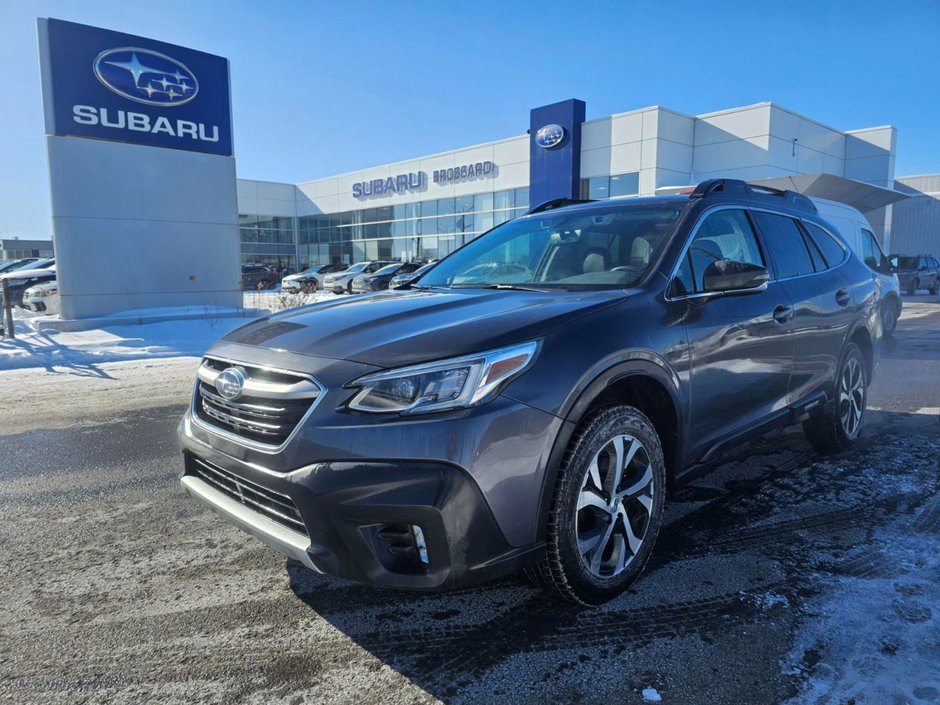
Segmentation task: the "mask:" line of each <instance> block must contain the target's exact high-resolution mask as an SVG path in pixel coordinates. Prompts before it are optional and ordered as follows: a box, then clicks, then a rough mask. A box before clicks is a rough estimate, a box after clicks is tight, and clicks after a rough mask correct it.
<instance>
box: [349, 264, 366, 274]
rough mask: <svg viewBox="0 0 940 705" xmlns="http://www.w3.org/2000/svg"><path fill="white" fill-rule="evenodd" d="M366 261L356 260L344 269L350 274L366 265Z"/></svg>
mask: <svg viewBox="0 0 940 705" xmlns="http://www.w3.org/2000/svg"><path fill="white" fill-rule="evenodd" d="M368 264H369V263H368V262H356V264H354V265H353V266H352V267H350V268H349V269H347V270H346V273H347V274H352V273H354V272H361V271H362V270H363V269H365V268H366V266H368Z"/></svg>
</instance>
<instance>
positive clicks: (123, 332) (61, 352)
mask: <svg viewBox="0 0 940 705" xmlns="http://www.w3.org/2000/svg"><path fill="white" fill-rule="evenodd" d="M244 323H247V320H246V319H244V318H216V319H205V318H204V319H194V320H184V321H165V322H162V323H149V324H144V325H116V326H109V327H106V328H101V329H96V330H88V331H81V332H75V333H65V332H60V331H51V330H50V331H39V332H36V331H34V330H32V329H31V328H30V326H29V325H28V324H27V322H26V321H22V320H18V321H15V322H14V325H15V328H16V338H15V339H13V340H0V370H11V369H22V368H27V367H45V368H46V369H48V370H53V369H55V368H57V367H62V368H70V367H87V366H89V365H94V364H98V363H101V362H113V361H117V360H136V359H141V358H158V357H180V356H189V355H192V356H199V355H202V353H204V352H205V351H206V349H207V348H208V347H209V346H210V345H212V343H214V342H215V341H216V340H218V339H219V338H221V337H222V336H223V335H225V334H226V333H228V332H229V331H231V330H232V329H234V328H237V327H238V326H240V325H243V324H244Z"/></svg>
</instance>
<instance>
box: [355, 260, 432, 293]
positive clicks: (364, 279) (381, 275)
mask: <svg viewBox="0 0 940 705" xmlns="http://www.w3.org/2000/svg"><path fill="white" fill-rule="evenodd" d="M420 267H421V262H396V263H395V264H388V265H385V266H384V267H382V268H381V269H379V270H377V271H376V272H375V273H374V274H360V275H359V276H357V277H356V278H355V279H353V282H352V293H354V294H367V293H369V292H371V291H384V290H385V289H388V287H389V283H390V282H391V281H392V277H394V276H395V275H396V274H411V273H413V272H415V271H417V270H418V269H419V268H420Z"/></svg>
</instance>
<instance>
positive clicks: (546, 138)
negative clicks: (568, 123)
mask: <svg viewBox="0 0 940 705" xmlns="http://www.w3.org/2000/svg"><path fill="white" fill-rule="evenodd" d="M565 136H566V133H565V128H563V127H562V126H561V125H556V124H554V123H552V124H551V125H546V126H545V127H543V128H542V129H540V130H539V131H538V132H536V133H535V143H536V144H537V145H538V146H539V147H542V148H543V149H552V148H553V147H557V146H558V145H560V144H561V143H562V142H564V141H565Z"/></svg>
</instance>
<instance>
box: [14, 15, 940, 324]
mask: <svg viewBox="0 0 940 705" xmlns="http://www.w3.org/2000/svg"><path fill="white" fill-rule="evenodd" d="M37 37H38V43H39V57H40V76H41V87H42V100H43V117H44V125H45V133H46V152H47V157H48V165H49V183H50V196H51V205H52V225H53V240H54V243H55V255H56V266H57V280H58V285H59V293H60V299H61V321H62V322H63V323H62V324H61V325H62V327H63V328H64V327H66V326H72V325H73V324H75V325H77V324H79V323H80V324H81V325H83V326H90V325H93V323H94V321H96V320H98V321H102V320H104V319H103V318H102V317H106V316H112V315H113V314H116V313H122V314H126V315H127V318H128V320H143V319H144V318H145V317H147V316H157V315H165V313H166V311H167V310H174V311H176V310H177V309H179V308H181V307H182V308H187V307H188V310H191V312H193V315H208V314H207V313H206V312H212V314H211V315H222V314H225V315H228V314H232V315H241V313H240V312H241V307H242V305H243V297H242V291H241V286H242V278H241V277H240V276H239V262H241V263H255V262H258V263H265V264H270V265H274V266H280V267H288V268H291V269H298V268H301V267H304V266H307V265H311V264H326V263H334V262H345V263H352V262H356V261H362V260H367V259H379V258H381V259H396V260H397V259H402V260H404V259H423V260H431V259H436V258H440V257H443V256H445V255H447V254H449V253H450V252H452V251H453V250H455V249H456V248H458V247H460V246H461V245H463V244H464V243H466V242H468V241H469V240H472V239H473V238H474V237H477V236H478V235H480V234H481V233H483V232H485V231H487V230H489V229H490V228H492V227H493V226H494V225H497V224H499V223H502V222H505V221H507V220H509V219H511V218H514V217H516V216H519V215H521V214H522V213H525V212H526V211H527V210H528V209H530V208H531V207H533V206H535V205H538V204H541V203H544V202H545V201H548V200H553V199H558V198H564V199H578V198H587V199H609V198H631V197H635V196H651V195H655V194H658V193H668V192H674V191H676V190H679V189H681V188H682V187H685V186H688V185H690V184H695V183H698V182H700V181H703V180H705V179H710V178H718V177H725V178H737V179H744V180H747V181H750V182H751V183H757V184H762V185H766V186H769V187H776V188H786V189H792V190H795V191H799V192H801V193H804V194H806V195H809V196H815V197H822V198H829V199H832V200H836V201H841V202H843V203H847V204H849V205H851V206H854V207H856V208H858V209H859V210H860V211H862V212H863V213H865V214H866V216H867V217H868V219H869V220H870V221H871V223H872V225H873V227H874V229H875V231H876V233H877V235H878V237H879V238H880V239H881V241H882V244H883V246H884V249H886V250H888V251H892V252H900V253H903V254H910V252H909V249H910V248H913V247H917V248H918V249H919V250H922V251H929V250H940V245H938V246H936V247H931V246H930V245H931V241H934V242H935V241H936V240H935V238H936V234H935V232H934V231H933V230H932V228H933V225H932V224H935V223H937V222H940V218H938V216H940V209H938V206H940V194H938V191H940V189H938V184H940V182H938V180H937V179H935V178H933V177H917V178H912V179H906V180H905V179H896V178H895V174H894V165H895V153H896V145H897V133H896V130H895V129H894V128H893V127H891V126H879V127H862V128H861V129H851V130H848V131H844V130H842V129H837V128H835V127H832V126H829V125H826V124H824V123H822V122H820V121H818V120H815V119H813V118H810V117H807V116H804V115H801V114H799V113H796V112H794V111H792V110H789V109H787V108H785V107H783V106H780V105H776V104H773V103H758V104H755V105H748V106H743V107H737V108H730V109H727V110H721V111H718V112H713V113H707V114H704V115H688V114H685V113H681V112H678V111H676V110H671V109H669V108H664V107H661V106H652V107H647V108H640V109H637V110H630V111H628V112H624V113H618V114H616V115H611V116H608V117H600V118H595V119H592V120H587V119H586V105H585V103H584V102H583V101H581V100H575V99H569V100H563V101H561V102H558V103H553V104H550V105H544V106H541V107H536V108H533V109H532V110H531V111H529V115H528V116H525V115H520V116H519V118H520V120H519V123H520V124H519V134H518V135H517V136H513V137H508V138H505V139H500V140H496V141H493V142H487V143H483V144H477V145H473V146H468V147H462V148H459V149H455V150H453V151H449V152H442V153H438V154H432V155H428V156H421V157H416V158H414V159H409V160H407V161H401V162H397V163H394V164H386V165H382V166H376V167H372V168H368V169H362V170H359V171H354V172H349V173H345V174H339V175H337V176H330V177H326V178H320V179H315V180H312V181H304V182H301V183H296V184H295V183H276V182H269V181H257V180H251V179H239V178H237V172H236V159H235V143H234V137H233V133H232V104H231V90H230V67H229V62H228V60H227V59H225V58H224V57H221V56H216V55H213V54H207V53H205V52H201V51H199V50H196V49H192V48H188V47H182V46H177V45H173V44H168V43H166V42H162V41H159V40H156V39H151V38H147V37H141V36H137V35H129V34H125V33H122V32H115V31H113V30H109V29H105V28H101V27H91V26H87V25H81V24H77V23H73V22H67V21H63V20H58V19H54V18H48V19H47V18H39V19H38V21H37ZM526 118H527V119H526ZM526 123H528V124H526ZM336 148H337V149H342V147H341V146H337V147H336ZM892 204H894V205H892ZM905 204H906V205H905ZM899 224H903V225H901V227H899ZM918 238H919V239H918ZM932 239H933V240H932ZM26 244H27V243H25V242H19V243H16V242H10V243H7V242H4V243H3V244H2V247H0V250H2V252H0V255H2V256H12V255H13V254H14V253H16V254H19V253H21V252H26V251H27V250H28V251H29V254H32V253H33V252H34V251H35V252H41V254H47V253H48V252H47V250H48V248H45V249H44V248H43V247H41V246H31V247H28V248H27V247H26ZM115 263H119V266H117V265H116V264H115ZM128 312H133V315H131V313H128ZM107 320H108V321H112V322H113V320H114V319H112V318H108V319H107ZM49 325H50V326H51V325H59V324H58V323H55V324H53V323H50V324H49Z"/></svg>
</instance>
